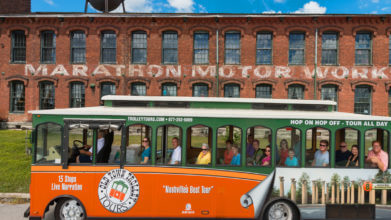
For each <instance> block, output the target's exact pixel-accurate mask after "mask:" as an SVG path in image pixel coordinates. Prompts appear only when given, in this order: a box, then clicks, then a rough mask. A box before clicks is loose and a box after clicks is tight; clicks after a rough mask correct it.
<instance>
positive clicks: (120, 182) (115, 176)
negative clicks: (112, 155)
mask: <svg viewBox="0 0 391 220" xmlns="http://www.w3.org/2000/svg"><path fill="white" fill-rule="evenodd" d="M139 194H140V187H139V184H138V181H137V179H136V177H135V176H134V175H133V174H132V173H131V172H129V171H127V170H125V169H115V170H110V171H109V172H108V173H106V174H105V175H104V176H103V177H102V179H101V180H100V183H99V187H98V196H99V201H100V203H101V204H102V205H103V207H105V208H106V209H107V210H109V211H110V212H114V213H123V212H126V211H128V210H129V209H131V208H132V207H133V206H134V205H135V204H136V202H137V199H138V196H139Z"/></svg>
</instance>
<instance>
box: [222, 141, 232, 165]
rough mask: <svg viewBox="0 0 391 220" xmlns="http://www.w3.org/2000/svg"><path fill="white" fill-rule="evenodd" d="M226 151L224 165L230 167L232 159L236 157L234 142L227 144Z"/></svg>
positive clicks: (227, 142)
mask: <svg viewBox="0 0 391 220" xmlns="http://www.w3.org/2000/svg"><path fill="white" fill-rule="evenodd" d="M225 147H226V149H225V151H224V164H226V165H228V164H230V163H231V160H232V157H233V156H234V152H233V151H232V141H231V140H227V141H226V142H225Z"/></svg>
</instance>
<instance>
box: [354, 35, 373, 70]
mask: <svg viewBox="0 0 391 220" xmlns="http://www.w3.org/2000/svg"><path fill="white" fill-rule="evenodd" d="M355 55H356V56H355V63H356V65H371V64H372V35H371V33H357V34H356V54H355Z"/></svg>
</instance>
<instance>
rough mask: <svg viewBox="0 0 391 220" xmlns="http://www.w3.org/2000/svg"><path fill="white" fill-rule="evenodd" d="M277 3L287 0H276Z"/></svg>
mask: <svg viewBox="0 0 391 220" xmlns="http://www.w3.org/2000/svg"><path fill="white" fill-rule="evenodd" d="M274 2H275V3H284V2H285V0H274Z"/></svg>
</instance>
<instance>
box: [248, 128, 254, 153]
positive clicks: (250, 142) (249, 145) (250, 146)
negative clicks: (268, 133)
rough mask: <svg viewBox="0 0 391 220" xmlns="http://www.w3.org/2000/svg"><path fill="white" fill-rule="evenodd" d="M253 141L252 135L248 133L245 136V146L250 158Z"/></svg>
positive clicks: (252, 151)
mask: <svg viewBox="0 0 391 220" xmlns="http://www.w3.org/2000/svg"><path fill="white" fill-rule="evenodd" d="M253 141H254V137H253V136H252V135H251V134H250V135H249V136H248V137H247V146H246V147H247V149H246V152H247V157H250V158H251V157H252V156H253V155H254V148H253Z"/></svg>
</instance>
